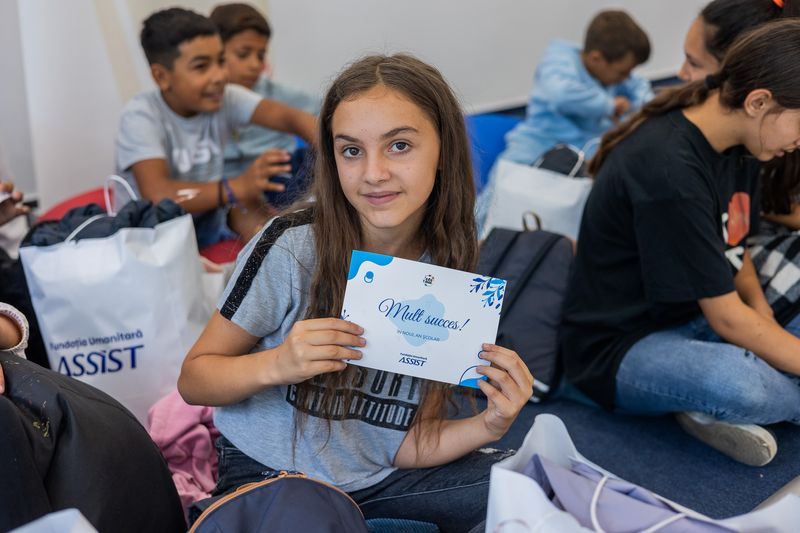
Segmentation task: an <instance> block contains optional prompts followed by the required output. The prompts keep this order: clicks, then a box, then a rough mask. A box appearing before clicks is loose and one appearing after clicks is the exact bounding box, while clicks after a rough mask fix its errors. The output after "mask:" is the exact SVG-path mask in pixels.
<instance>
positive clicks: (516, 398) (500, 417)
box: [477, 344, 533, 439]
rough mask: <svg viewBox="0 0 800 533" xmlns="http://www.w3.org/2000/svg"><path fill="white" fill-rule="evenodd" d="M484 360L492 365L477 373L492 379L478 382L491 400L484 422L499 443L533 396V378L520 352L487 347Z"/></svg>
mask: <svg viewBox="0 0 800 533" xmlns="http://www.w3.org/2000/svg"><path fill="white" fill-rule="evenodd" d="M480 357H481V358H482V359H484V360H486V361H489V362H490V363H491V365H490V366H479V367H478V369H477V371H478V373H479V374H483V375H484V376H486V377H487V378H489V381H486V380H479V381H478V387H480V389H481V391H483V393H484V394H485V395H486V398H487V399H488V400H489V401H488V404H487V406H486V410H485V411H484V412H483V413H482V416H483V421H484V424H485V425H486V429H487V430H488V431H489V433H490V434H491V435H493V436H495V437H496V438H497V439H499V438H500V437H502V436H503V435H505V434H506V431H508V428H510V427H511V424H512V423H513V422H514V420H515V419H516V418H517V415H518V414H519V412H520V411H521V410H522V408H523V407H524V406H525V403H526V402H527V401H528V400H529V399H530V397H531V395H532V394H533V376H532V375H531V373H530V371H529V370H528V366H527V365H526V364H525V363H524V362H523V361H522V359H520V357H519V355H517V352H515V351H513V350H509V349H507V348H503V347H502V346H497V345H495V344H484V345H483V351H482V352H481V355H480Z"/></svg>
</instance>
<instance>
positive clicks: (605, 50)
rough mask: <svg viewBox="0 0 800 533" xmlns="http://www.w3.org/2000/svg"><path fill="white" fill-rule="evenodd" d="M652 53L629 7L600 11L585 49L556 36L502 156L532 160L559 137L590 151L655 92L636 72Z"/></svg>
mask: <svg viewBox="0 0 800 533" xmlns="http://www.w3.org/2000/svg"><path fill="white" fill-rule="evenodd" d="M649 57H650V41H649V39H648V38H647V34H645V32H644V31H643V30H642V29H641V28H640V27H639V26H638V25H637V24H636V22H634V20H633V19H632V18H631V17H630V16H629V15H628V14H627V13H625V12H624V11H616V10H609V11H601V12H600V13H599V14H597V15H596V16H595V17H594V19H592V21H591V22H590V23H589V27H588V29H587V30H586V37H585V40H584V45H583V49H581V48H580V47H579V46H578V45H577V44H573V43H568V42H564V41H555V42H553V43H552V44H551V45H550V46H549V47H548V48H547V50H546V51H545V54H544V57H543V58H542V61H541V63H540V64H539V66H538V68H537V69H536V74H535V75H534V88H533V90H532V91H531V95H530V101H529V102H528V109H527V113H526V116H525V120H524V121H523V122H521V123H520V124H519V125H517V126H516V127H515V128H514V129H513V130H511V131H510V132H509V133H508V134H507V135H506V149H505V151H504V152H503V153H502V154H500V157H501V158H505V159H508V160H510V161H514V162H516V163H520V164H524V165H531V164H533V163H535V162H536V161H537V160H538V159H539V158H540V157H541V156H542V155H543V154H544V153H545V152H547V151H548V150H549V149H551V148H553V146H555V145H556V144H560V143H563V144H570V145H572V146H575V147H577V148H584V147H586V148H587V157H590V156H591V155H592V154H593V152H594V148H596V146H589V144H591V143H590V141H593V140H594V139H597V138H598V137H600V136H602V134H603V133H605V132H606V131H607V130H608V129H610V128H611V127H612V126H613V125H614V124H615V123H616V122H618V121H619V120H620V119H621V118H622V117H623V116H625V115H626V114H628V113H629V112H630V111H634V110H636V109H638V108H639V107H640V106H641V105H642V104H643V103H645V102H646V101H647V100H649V99H650V98H652V97H653V91H652V89H651V87H650V83H649V82H648V81H647V80H645V79H644V78H641V77H639V76H636V75H631V71H632V70H633V69H634V67H636V66H638V65H641V64H642V63H644V62H645V61H647V59H648V58H649Z"/></svg>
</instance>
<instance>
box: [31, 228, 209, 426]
mask: <svg viewBox="0 0 800 533" xmlns="http://www.w3.org/2000/svg"><path fill="white" fill-rule="evenodd" d="M101 216H102V215H101ZM79 229H80V228H79ZM77 232H78V230H76V231H75V232H73V235H74V234H75V233H77ZM21 257H22V265H23V268H24V270H25V278H26V279H27V282H28V288H29V290H30V295H31V300H32V302H33V307H34V310H35V311H36V317H37V319H38V321H39V325H40V327H41V331H42V338H43V340H44V344H45V348H46V349H47V354H48V357H49V360H50V366H51V367H52V369H53V370H55V371H57V372H60V373H61V374H65V375H68V376H71V377H74V378H76V379H79V380H81V381H83V382H85V383H88V384H90V385H92V386H94V387H97V388H98V389H100V390H102V391H104V392H105V393H107V394H109V395H111V396H113V397H114V398H115V399H117V400H118V401H119V402H120V403H122V404H123V405H124V406H125V407H127V408H128V409H130V410H131V411H132V412H133V413H134V415H136V417H137V418H138V419H139V420H140V421H141V422H142V423H144V422H145V421H146V418H147V410H148V409H149V408H150V406H151V405H152V404H154V403H155V402H156V401H157V400H158V399H160V398H161V397H163V396H165V395H166V394H167V393H169V392H170V391H171V390H173V389H174V388H175V384H176V382H177V379H178V374H179V371H180V367H181V363H182V362H183V358H184V356H185V355H186V353H187V352H188V351H189V349H190V348H191V346H192V344H193V343H194V341H195V340H196V339H197V337H198V336H199V335H200V332H201V331H202V329H203V328H204V327H205V325H206V322H207V321H208V319H209V317H210V316H211V312H212V306H211V305H210V303H209V299H208V298H207V296H206V293H205V291H204V283H203V268H202V265H201V263H200V261H199V260H198V252H197V241H196V239H195V233H194V225H193V222H192V217H191V215H183V216H180V217H177V218H174V219H172V220H168V221H166V222H163V223H161V224H158V225H157V226H156V227H154V228H126V229H121V230H119V231H117V232H116V233H114V234H113V235H111V236H109V237H105V238H98V239H81V240H77V241H76V240H73V239H70V238H68V239H67V240H66V241H65V242H63V243H59V244H54V245H52V246H41V247H37V246H27V247H24V248H22V250H21Z"/></svg>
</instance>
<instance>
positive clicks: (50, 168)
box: [0, 0, 705, 209]
mask: <svg viewBox="0 0 800 533" xmlns="http://www.w3.org/2000/svg"><path fill="white" fill-rule="evenodd" d="M219 1H221V0H195V1H193V2H183V5H187V6H189V7H191V8H193V9H195V10H197V11H200V12H203V13H208V12H209V10H210V9H211V7H212V6H213V5H215V4H217V3H218V2H219ZM254 3H255V4H256V5H257V6H258V7H261V8H262V9H268V11H267V12H268V14H269V18H270V22H271V23H272V26H273V28H274V30H275V34H274V39H273V43H272V49H271V52H270V55H271V61H272V63H273V66H274V72H275V75H276V78H277V79H280V80H281V81H283V82H286V83H288V84H292V85H295V86H297V87H299V88H303V89H306V90H308V91H312V92H319V93H321V92H322V91H323V90H324V88H325V86H326V85H327V84H328V83H329V81H330V79H331V77H332V76H334V75H335V73H336V72H338V71H339V70H340V69H341V68H342V66H343V65H344V64H345V63H347V62H349V61H352V60H353V59H355V58H356V57H359V56H361V55H363V54H365V53H368V52H395V51H410V52H413V53H415V54H417V55H419V56H420V57H422V58H423V59H425V60H427V61H429V62H431V63H433V64H435V65H436V66H438V67H439V68H440V69H441V70H442V72H443V73H444V75H445V76H446V77H447V78H448V79H449V81H450V82H451V83H452V84H453V86H454V87H455V89H456V91H457V92H458V93H459V94H460V96H461V98H462V101H463V103H464V104H465V106H466V108H467V109H468V110H469V111H471V112H477V111H487V110H495V109H499V108H504V107H512V106H517V105H522V104H523V103H524V102H525V100H526V96H527V94H528V92H529V90H530V83H531V81H530V80H531V76H532V73H533V69H534V67H535V65H536V63H537V61H538V58H539V56H540V55H541V52H542V50H543V49H544V47H545V46H546V44H547V43H548V42H549V41H550V40H551V39H552V38H556V37H559V38H566V39H572V40H577V41H579V40H580V39H581V37H582V34H583V31H584V28H585V26H586V23H587V22H588V20H589V18H590V17H591V16H592V15H593V14H594V13H595V12H596V11H598V10H600V9H602V8H604V7H608V6H611V5H617V6H620V7H623V8H625V9H627V10H628V11H629V12H630V13H631V14H632V15H633V16H634V18H636V19H637V20H638V21H639V23H640V24H641V25H642V26H643V27H644V28H645V29H646V30H647V31H648V33H649V34H650V37H651V41H652V44H653V49H654V53H653V55H652V58H651V60H650V62H649V63H647V64H646V65H645V67H644V68H642V72H643V73H644V74H646V75H649V76H653V77H661V76H665V75H671V74H673V73H674V72H675V71H676V70H677V68H678V66H679V64H680V62H681V56H682V52H681V49H682V41H683V36H684V33H685V31H686V28H687V27H688V26H689V23H690V21H691V20H692V18H694V17H695V16H696V14H697V13H698V12H699V10H700V8H701V7H702V5H703V4H704V3H705V0H671V1H670V2H665V1H660V0H619V1H617V2H614V3H613V4H612V3H611V2H607V1H603V0H561V1H559V2H544V1H534V0H489V1H487V0H405V1H404V2H396V1H389V0H335V1H320V0H269V2H267V0H256V1H255V2H254ZM169 5H172V2H170V1H165V0H58V1H56V0H0V68H3V69H4V70H3V72H4V74H7V73H11V74H10V77H11V79H9V80H4V87H3V89H2V96H0V99H2V104H0V132H2V133H0V135H2V137H0V143H2V144H3V146H4V147H5V152H6V156H7V158H8V159H9V161H10V164H11V167H12V170H13V171H14V173H15V174H16V175H17V176H18V178H17V179H18V181H20V177H21V178H22V183H23V189H24V190H26V191H27V192H33V191H37V192H38V193H39V195H40V198H41V205H42V207H43V208H45V209H46V208H47V207H49V206H51V205H53V204H54V203H56V202H58V201H60V200H62V199H64V198H67V197H69V196H72V195H74V194H76V193H78V192H82V191H84V190H86V189H90V188H93V187H97V186H98V185H100V184H101V183H102V180H103V179H104V177H105V176H106V175H107V174H109V173H110V172H112V171H113V169H114V137H115V134H116V129H117V121H118V117H119V113H120V110H121V109H122V106H123V105H124V103H125V102H126V101H127V100H128V99H129V98H130V97H131V96H132V95H134V94H135V93H137V92H138V91H140V90H143V89H146V88H149V87H152V83H151V81H150V79H149V73H148V69H147V65H146V63H145V61H144V57H143V54H142V52H141V50H140V49H139V44H138V32H139V30H140V28H141V22H142V20H143V19H144V18H145V17H146V16H147V15H148V14H149V13H150V12H152V11H153V10H156V9H160V8H163V7H167V6H169ZM15 11H18V13H17V17H16V20H18V22H19V27H18V28H14V27H13V25H14V22H15V17H14V16H13V15H14V13H15ZM9 29H10V30H15V29H16V30H18V31H17V32H15V31H8V30H9ZM15 40H18V41H19V46H16V47H15V46H14V41H15ZM14 69H16V72H17V73H19V71H20V69H21V70H22V71H24V76H21V77H20V76H19V75H18V76H17V77H16V78H14V77H13V76H14V72H15V70H14ZM23 78H24V79H23ZM6 81H7V84H6ZM9 87H10V89H9ZM34 171H35V180H33V179H31V178H30V176H31V175H32V174H34Z"/></svg>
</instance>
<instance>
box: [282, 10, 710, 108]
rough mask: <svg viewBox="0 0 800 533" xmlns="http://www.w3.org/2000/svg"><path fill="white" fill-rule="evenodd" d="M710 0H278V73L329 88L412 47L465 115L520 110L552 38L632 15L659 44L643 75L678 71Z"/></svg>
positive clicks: (576, 35)
mask: <svg viewBox="0 0 800 533" xmlns="http://www.w3.org/2000/svg"><path fill="white" fill-rule="evenodd" d="M706 3H707V2H706V0H670V1H669V2H666V1H661V0H617V1H605V0H560V1H556V2H552V1H551V2H545V1H542V0H438V1H437V0H404V1H403V2H396V1H392V0H336V1H324V2H320V1H319V0H271V1H270V21H271V23H272V25H273V26H274V27H275V28H276V32H275V35H274V38H273V44H272V53H271V55H272V60H273V63H274V64H275V67H276V68H275V71H276V77H277V78H279V79H281V80H284V81H286V82H290V83H292V84H294V85H296V86H298V87H302V88H305V89H306V90H310V91H320V92H322V91H323V90H324V87H325V86H326V85H327V84H328V83H329V81H330V79H331V78H332V76H334V75H335V73H336V72H337V71H338V70H339V69H340V68H341V67H342V65H344V64H345V63H346V62H348V61H351V60H352V59H354V58H356V57H358V56H361V55H364V54H366V53H370V52H381V53H392V52H398V51H410V52H413V53H415V54H417V55H419V56H420V57H422V58H423V59H425V60H427V61H429V62H431V63H433V64H435V65H436V66H438V67H439V69H440V70H441V71H442V73H443V74H444V75H445V77H446V78H447V79H448V80H449V81H450V83H451V84H452V85H453V86H454V88H455V89H456V91H457V92H458V93H459V94H460V96H461V98H462V101H463V103H464V104H465V106H466V108H467V109H468V111H472V112H477V111H486V110H496V109H498V108H505V107H514V106H518V105H522V104H523V103H524V102H525V101H526V99H527V98H526V97H527V95H528V92H529V91H530V88H531V80H532V76H533V71H534V68H535V66H536V63H537V62H538V59H539V57H540V55H541V53H542V51H543V50H544V48H545V46H546V45H547V43H548V42H549V41H550V40H551V39H554V38H563V39H570V40H574V41H577V42H581V41H582V39H583V33H584V30H585V27H586V25H587V24H588V22H589V20H590V19H591V17H592V16H593V15H594V14H595V13H596V12H597V11H599V10H601V9H603V8H607V7H620V8H623V9H626V10H627V11H628V12H629V13H631V15H632V16H633V17H634V18H635V19H636V20H637V21H638V22H639V24H640V25H641V26H642V27H643V28H645V30H646V31H647V32H648V34H649V36H650V40H651V44H652V47H653V54H652V55H651V58H650V61H649V62H648V63H646V64H645V65H644V66H643V67H642V68H641V72H642V73H643V74H645V75H647V76H650V77H666V76H670V75H674V73H675V72H676V71H677V70H678V67H679V66H680V63H681V61H682V57H683V53H682V49H683V38H684V34H685V32H686V29H687V28H688V27H689V24H690V22H691V21H692V19H694V18H695V17H696V16H697V14H698V13H699V11H700V9H701V8H702V6H704V5H705V4H706Z"/></svg>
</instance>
